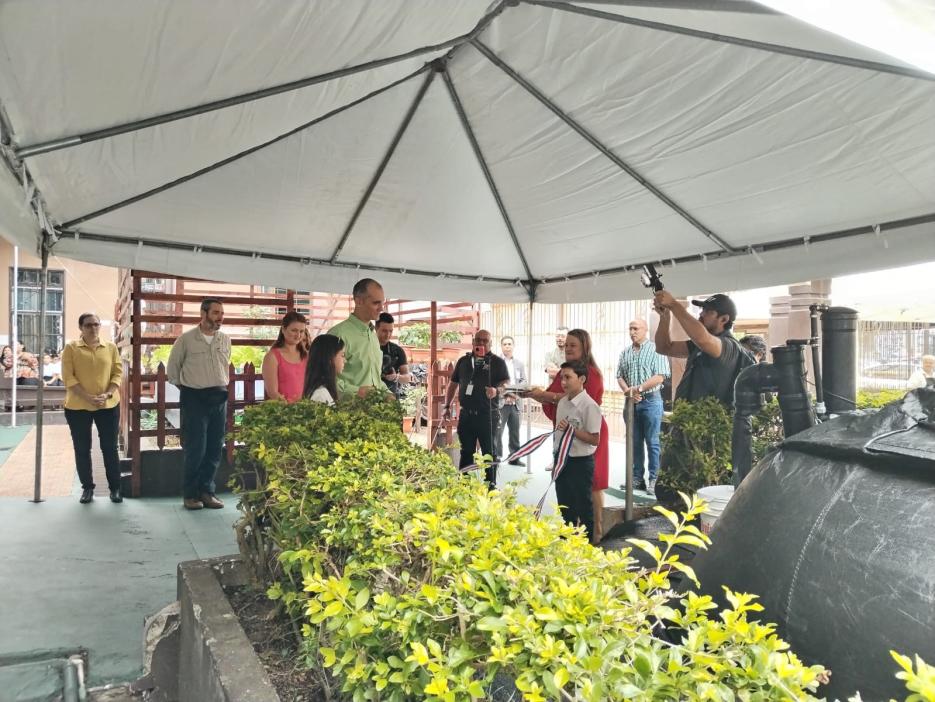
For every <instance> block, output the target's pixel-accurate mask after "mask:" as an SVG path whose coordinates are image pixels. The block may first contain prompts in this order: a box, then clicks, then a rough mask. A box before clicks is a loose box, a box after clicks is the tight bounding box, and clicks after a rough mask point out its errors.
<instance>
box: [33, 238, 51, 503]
mask: <svg viewBox="0 0 935 702" xmlns="http://www.w3.org/2000/svg"><path fill="white" fill-rule="evenodd" d="M41 275H42V282H41V284H40V286H39V339H38V343H37V344H36V345H37V347H38V349H37V356H38V357H39V386H38V387H37V388H36V481H35V485H34V487H33V498H32V501H33V502H42V419H43V417H42V404H43V389H44V386H45V382H44V381H43V379H42V376H43V371H44V368H43V366H44V365H45V364H44V363H43V347H44V346H45V312H46V301H45V296H46V293H47V291H48V287H49V235H48V234H47V233H46V232H43V233H42V273H41Z"/></svg>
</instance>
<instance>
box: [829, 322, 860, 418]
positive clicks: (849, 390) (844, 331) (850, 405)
mask: <svg viewBox="0 0 935 702" xmlns="http://www.w3.org/2000/svg"><path fill="white" fill-rule="evenodd" d="M821 375H822V378H821V381H822V389H823V391H824V399H825V407H826V409H827V411H828V413H832V414H840V413H841V412H850V411H851V410H853V409H855V408H856V407H857V310H852V309H851V308H850V307H829V308H828V309H827V310H825V312H824V313H823V314H822V316H821Z"/></svg>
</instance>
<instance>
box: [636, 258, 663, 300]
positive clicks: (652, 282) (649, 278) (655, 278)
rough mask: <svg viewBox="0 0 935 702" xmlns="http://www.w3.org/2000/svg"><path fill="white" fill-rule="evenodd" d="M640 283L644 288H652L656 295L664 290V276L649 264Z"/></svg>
mask: <svg viewBox="0 0 935 702" xmlns="http://www.w3.org/2000/svg"><path fill="white" fill-rule="evenodd" d="M640 282H641V283H642V284H643V287H644V288H652V289H653V292H654V293H657V292H659V291H660V290H662V289H663V287H664V286H663V285H662V274H660V273H657V272H656V267H655V266H654V265H653V264H651V263H647V264H645V265H644V266H643V272H642V273H641V274H640Z"/></svg>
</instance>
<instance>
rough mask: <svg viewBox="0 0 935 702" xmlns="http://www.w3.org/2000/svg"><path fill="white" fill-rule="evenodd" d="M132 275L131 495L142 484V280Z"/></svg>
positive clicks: (138, 493) (134, 493)
mask: <svg viewBox="0 0 935 702" xmlns="http://www.w3.org/2000/svg"><path fill="white" fill-rule="evenodd" d="M130 275H131V276H132V277H133V294H132V295H131V298H130V299H131V300H132V301H133V315H132V317H131V320H132V324H133V336H132V338H131V342H130V350H131V365H130V398H129V400H130V459H131V465H132V475H131V477H130V493H131V494H132V495H133V497H139V496H140V486H141V484H142V479H143V475H142V456H141V455H140V396H141V395H142V381H141V380H140V375H141V374H142V372H143V369H142V365H143V357H142V354H143V348H142V338H143V322H142V320H141V319H140V317H141V316H142V300H141V299H140V296H141V295H142V294H143V280H142V278H141V277H140V276H139V275H138V273H137V271H135V270H131V271H130Z"/></svg>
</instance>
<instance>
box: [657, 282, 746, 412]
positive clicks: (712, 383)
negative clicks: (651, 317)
mask: <svg viewBox="0 0 935 702" xmlns="http://www.w3.org/2000/svg"><path fill="white" fill-rule="evenodd" d="M692 304H693V305H695V306H697V307H700V308H701V313H700V314H699V315H698V318H697V319H695V318H694V317H692V315H691V313H690V312H689V311H688V310H687V309H685V308H684V307H682V305H681V304H680V303H679V302H678V300H676V299H675V298H674V297H672V294H671V293H670V292H668V291H667V290H660V291H659V292H657V293H656V296H655V299H654V300H653V305H654V307H655V309H656V311H657V312H658V313H659V316H660V320H659V326H658V327H657V328H656V351H657V352H658V353H661V354H664V355H666V356H674V357H676V358H687V359H688V361H687V363H686V365H685V374H684V375H683V376H682V380H681V382H680V383H679V385H678V388H676V391H675V399H676V400H700V399H701V398H703V397H716V398H717V399H718V400H720V401H721V402H723V403H724V404H725V405H726V406H727V407H731V408H732V407H733V406H734V380H735V379H736V378H737V373H739V372H740V369H741V368H742V367H743V366H744V365H748V363H749V362H748V360H747V359H748V357H747V355H746V354H745V353H744V351H743V350H742V349H741V348H740V344H739V343H738V342H737V340H736V339H735V338H734V337H733V336H732V335H731V333H730V329H731V327H732V326H733V325H734V320H735V319H736V318H737V306H736V305H735V304H734V301H733V300H731V299H730V298H729V297H728V296H727V295H723V294H717V295H712V296H711V297H709V298H707V299H705V300H692ZM673 316H674V317H675V319H676V321H677V322H678V323H679V325H680V326H681V327H682V329H684V330H685V333H686V334H688V338H689V341H672V339H671V338H670V337H669V322H670V318H671V317H673Z"/></svg>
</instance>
